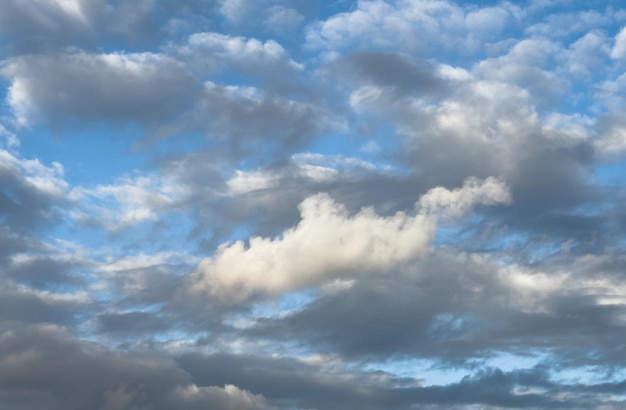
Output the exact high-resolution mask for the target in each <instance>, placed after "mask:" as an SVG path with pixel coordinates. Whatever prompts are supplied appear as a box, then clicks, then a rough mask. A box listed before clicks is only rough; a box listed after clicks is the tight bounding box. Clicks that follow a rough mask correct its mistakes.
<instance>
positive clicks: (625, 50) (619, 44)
mask: <svg viewBox="0 0 626 410" xmlns="http://www.w3.org/2000/svg"><path fill="white" fill-rule="evenodd" d="M624 57H626V27H622V29H621V30H620V32H619V33H617V35H616V36H615V45H614V46H613V49H612V50H611V58H615V59H620V58H624Z"/></svg>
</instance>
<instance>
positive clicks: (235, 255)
mask: <svg viewBox="0 0 626 410" xmlns="http://www.w3.org/2000/svg"><path fill="white" fill-rule="evenodd" d="M508 201H510V196H509V193H508V191H507V189H506V187H505V185H504V184H503V183H502V182H499V181H496V180H494V179H488V180H486V181H483V182H481V181H477V180H469V181H468V182H467V183H466V184H465V185H464V186H463V187H462V188H460V189H457V190H454V191H449V190H447V189H445V188H441V187H439V188H435V189H434V190H431V191H429V192H428V193H426V194H425V195H424V196H423V197H422V198H421V199H420V201H419V205H420V207H421V208H419V211H418V212H417V213H415V214H414V215H407V214H405V213H397V214H395V215H393V216H390V217H381V216H379V215H377V214H376V213H375V212H374V210H373V209H369V208H366V209H362V210H361V211H360V212H359V213H357V214H356V215H353V216H350V215H349V214H348V213H347V211H346V209H345V208H344V207H342V206H341V205H339V204H337V203H335V202H334V201H333V200H332V199H331V198H330V197H329V196H327V195H324V194H318V195H316V196H313V197H310V198H307V199H306V200H304V201H303V202H302V203H301V204H300V206H299V209H300V214H301V218H302V220H301V221H300V223H299V224H298V226H296V227H295V228H292V229H289V230H287V231H285V232H283V234H282V235H281V237H279V238H275V239H270V238H260V237H252V238H250V240H249V245H248V246H247V247H246V245H245V244H244V243H243V242H242V241H238V242H235V243H233V244H224V245H222V246H221V247H220V248H219V249H218V250H217V253H216V254H215V256H214V257H212V258H208V259H205V260H204V261H203V262H201V263H200V265H199V266H198V270H197V271H196V272H195V273H194V276H193V278H192V282H191V284H190V286H191V291H192V292H193V291H195V290H196V289H200V290H201V289H203V288H205V289H208V291H209V293H210V294H212V295H215V296H218V297H220V298H222V299H225V300H233V299H234V300H236V299H240V298H242V297H245V296H247V295H248V294H250V293H254V292H258V291H260V292H263V293H278V292H284V291H292V290H296V289H301V288H304V287H308V286H316V285H318V284H321V283H323V282H325V281H328V280H330V279H333V278H337V277H342V276H346V275H348V274H351V273H358V272H361V271H377V270H382V271H385V270H388V269H390V268H392V267H394V266H397V265H398V264H401V263H402V262H406V261H408V260H410V259H412V258H415V257H417V256H419V255H420V254H421V253H423V252H424V251H425V250H426V248H427V246H428V244H429V242H430V240H431V239H432V237H433V235H434V232H435V228H436V218H435V217H434V216H433V215H432V212H437V211H439V210H442V211H443V212H444V213H446V214H450V215H454V216H460V215H461V214H462V213H464V212H466V211H467V210H469V208H470V207H472V206H474V205H476V204H500V203H506V202H508Z"/></svg>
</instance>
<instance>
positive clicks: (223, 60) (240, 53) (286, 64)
mask: <svg viewBox="0 0 626 410" xmlns="http://www.w3.org/2000/svg"><path fill="white" fill-rule="evenodd" d="M174 52H175V53H176V54H179V55H180V56H181V57H182V58H183V59H185V60H188V61H189V62H190V64H191V65H192V66H195V67H197V69H198V70H201V71H205V72H206V71H209V70H216V69H221V70H224V69H232V68H235V69H237V70H240V71H243V72H246V73H248V74H251V75H259V71H258V70H263V71H264V72H265V73H266V75H272V74H273V75H285V74H289V73H290V72H294V71H300V70H302V69H303V66H302V65H301V64H299V63H296V62H295V61H294V60H292V59H290V58H289V56H288V54H287V51H286V50H285V49H284V48H283V47H282V46H281V45H280V44H278V43H277V42H276V41H274V40H267V41H265V42H262V41H260V40H257V39H255V38H245V37H234V36H227V35H224V34H220V33H211V32H205V33H195V34H193V35H191V36H190V37H189V39H188V40H187V43H186V44H185V45H184V46H182V47H179V48H176V49H175V50H174ZM252 66H254V69H252ZM276 70H279V71H280V74H279V73H276Z"/></svg>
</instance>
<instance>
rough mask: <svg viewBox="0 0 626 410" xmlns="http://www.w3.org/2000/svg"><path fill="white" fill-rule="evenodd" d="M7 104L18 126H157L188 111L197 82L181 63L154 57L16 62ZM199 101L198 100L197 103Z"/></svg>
mask: <svg viewBox="0 0 626 410" xmlns="http://www.w3.org/2000/svg"><path fill="white" fill-rule="evenodd" d="M1 73H2V75H3V76H4V77H5V78H8V79H9V80H10V81H11V86H10V87H9V94H8V96H7V102H8V103H9V104H10V106H11V108H12V110H13V112H14V114H15V116H16V118H17V120H18V122H19V123H21V124H24V125H25V124H29V123H30V122H32V121H33V120H45V121H49V122H52V123H53V124H54V123H61V124H63V123H66V122H71V121H72V120H87V121H96V122H99V121H113V122H117V123H120V122H122V123H123V122H128V121H130V122H140V123H147V124H155V123H159V122H161V121H162V120H163V119H164V118H168V117H169V118H171V117H172V116H173V115H174V114H176V113H179V112H180V110H181V108H184V107H188V106H189V104H190V97H192V96H193V88H192V87H193V85H194V80H193V79H192V78H191V77H190V75H189V74H188V73H187V72H186V71H185V69H184V68H183V67H182V66H181V65H180V64H179V63H178V62H176V61H175V60H172V59H171V58H168V57H166V56H163V55H159V54H152V53H135V54H124V53H110V54H91V53H86V52H78V53H71V54H65V53H62V54H42V55H30V56H22V57H16V58H12V59H10V60H8V61H6V62H5V64H4V65H3V67H2V71H1ZM191 100H193V98H191Z"/></svg>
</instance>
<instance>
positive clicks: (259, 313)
mask: <svg viewBox="0 0 626 410" xmlns="http://www.w3.org/2000/svg"><path fill="white" fill-rule="evenodd" d="M316 294H317V291H316V290H314V289H306V290H302V291H297V292H292V293H286V294H283V295H281V296H280V297H278V298H277V299H276V300H271V301H264V302H260V303H257V304H255V305H254V306H253V308H252V310H251V311H250V312H245V313H237V314H234V315H232V316H231V317H229V318H228V319H227V320H226V321H225V323H226V324H228V325H231V326H234V327H237V328H241V329H245V328H248V327H252V326H254V324H255V323H256V321H257V320H262V319H283V318H285V317H287V316H289V315H291V314H293V313H295V312H297V311H299V310H302V309H304V308H305V307H306V306H307V305H309V304H311V303H312V302H314V301H315V299H316V298H317V295H316Z"/></svg>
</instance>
